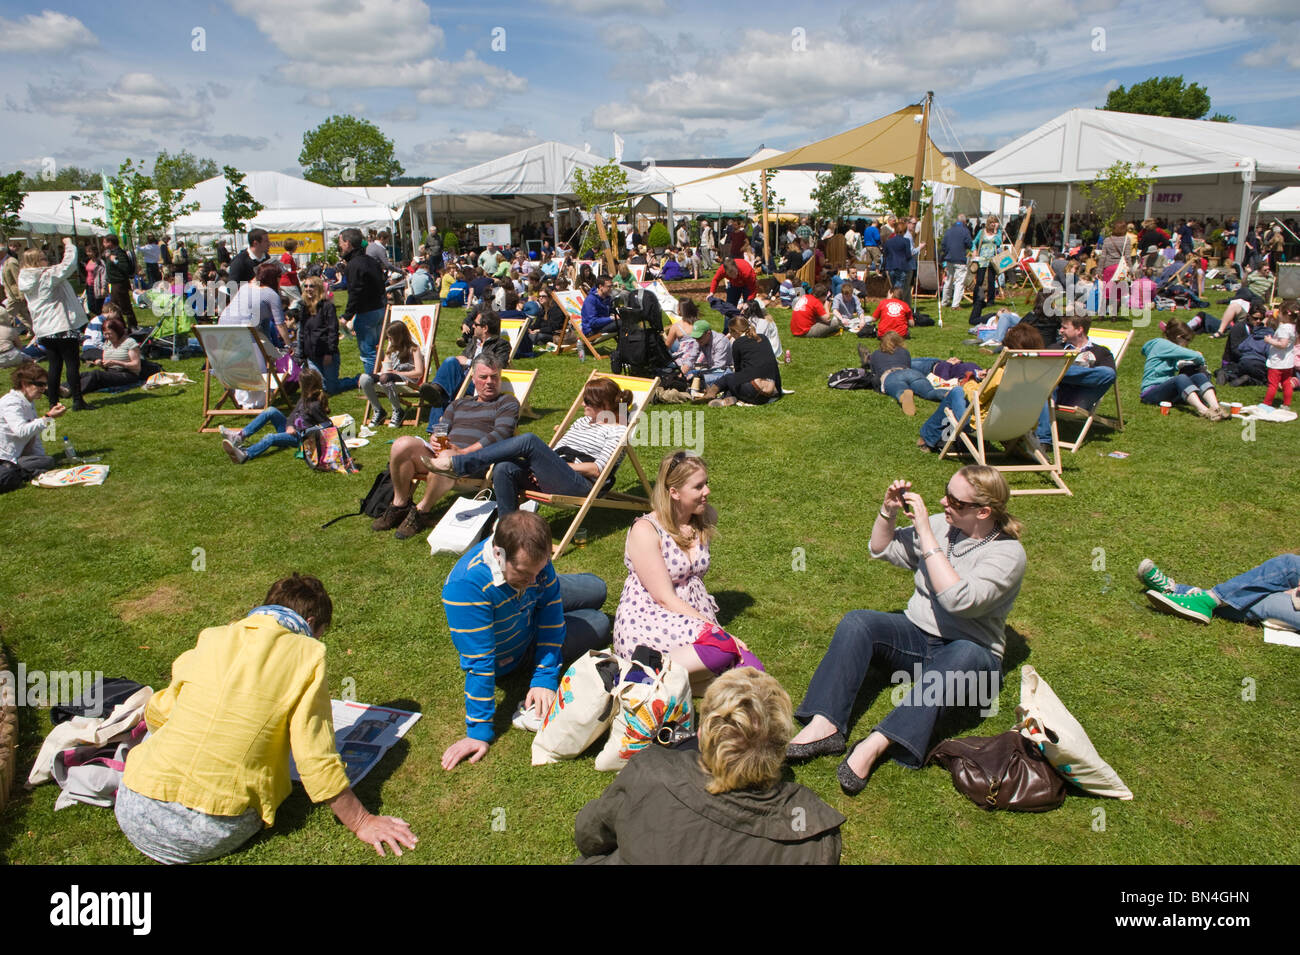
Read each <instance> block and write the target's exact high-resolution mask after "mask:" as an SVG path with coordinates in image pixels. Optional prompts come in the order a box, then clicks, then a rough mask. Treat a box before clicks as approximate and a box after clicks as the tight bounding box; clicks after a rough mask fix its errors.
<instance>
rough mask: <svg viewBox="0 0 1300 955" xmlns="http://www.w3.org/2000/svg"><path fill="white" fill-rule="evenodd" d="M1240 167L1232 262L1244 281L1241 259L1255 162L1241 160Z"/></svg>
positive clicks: (1248, 220)
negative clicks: (1238, 208)
mask: <svg viewBox="0 0 1300 955" xmlns="http://www.w3.org/2000/svg"><path fill="white" fill-rule="evenodd" d="M1241 166H1242V169H1241V212H1240V214H1239V215H1238V216H1237V247H1236V249H1235V250H1234V251H1233V254H1232V260H1233V261H1234V262H1236V263H1237V268H1238V269H1240V270H1241V276H1242V279H1243V281H1244V280H1245V275H1246V272H1245V269H1246V263H1245V262H1244V261H1243V257H1244V255H1245V250H1246V235H1247V234H1248V233H1249V232H1250V228H1249V225H1248V223H1249V222H1250V184H1251V183H1253V182H1254V181H1255V160H1253V159H1243V160H1242V161H1241Z"/></svg>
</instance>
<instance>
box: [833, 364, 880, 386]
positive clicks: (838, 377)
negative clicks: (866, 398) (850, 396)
mask: <svg viewBox="0 0 1300 955" xmlns="http://www.w3.org/2000/svg"><path fill="white" fill-rule="evenodd" d="M826 387H827V388H840V389H842V390H844V391H856V390H858V389H866V390H874V389H875V387H876V375H875V373H874V372H873V371H872V370H871V369H870V368H844V369H841V370H840V371H834V372H831V375H830V377H829V378H828V379H827V380H826Z"/></svg>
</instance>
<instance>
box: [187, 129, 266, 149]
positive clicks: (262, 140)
mask: <svg viewBox="0 0 1300 955" xmlns="http://www.w3.org/2000/svg"><path fill="white" fill-rule="evenodd" d="M194 138H195V139H196V140H197V141H198V142H200V143H203V144H204V145H205V146H210V147H212V148H213V149H215V150H217V151H218V152H223V153H225V152H234V151H235V150H240V149H249V150H253V151H256V152H261V151H262V150H263V149H265V148H266V147H267V144H268V143H270V140H269V139H267V138H266V137H265V136H239V135H235V134H233V133H227V134H226V135H224V136H213V135H210V134H203V135H200V136H195V137H194Z"/></svg>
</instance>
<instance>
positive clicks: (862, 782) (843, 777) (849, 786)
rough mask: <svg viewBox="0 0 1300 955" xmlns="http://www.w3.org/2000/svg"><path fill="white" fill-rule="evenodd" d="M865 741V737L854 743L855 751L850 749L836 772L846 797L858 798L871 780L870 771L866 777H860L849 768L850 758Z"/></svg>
mask: <svg viewBox="0 0 1300 955" xmlns="http://www.w3.org/2000/svg"><path fill="white" fill-rule="evenodd" d="M865 741H866V740H865V737H864V738H863V739H860V740H858V741H857V742H856V743H854V744H853V749H850V750H849V751H848V752H847V753H845V754H844V758H843V759H842V760H840V765H839V767H838V768H837V769H836V770H835V778H836V779H838V780H839V781H840V789H842V790H844V795H846V796H856V795H857V794H858V793H860V792H862V790H864V789H866V788H867V780H868V779H870V778H871V772H870V771H868V772H867V775H865V776H859V775H858V774H857V773H855V772H854V771H853V770H852V769H850V768H849V757H850V756H852V755H853V750H854V749H857V748H858V747H859V746H861V745H862V744H863V743H864V742H865ZM874 768H875V767H874V766H873V767H872V769H874Z"/></svg>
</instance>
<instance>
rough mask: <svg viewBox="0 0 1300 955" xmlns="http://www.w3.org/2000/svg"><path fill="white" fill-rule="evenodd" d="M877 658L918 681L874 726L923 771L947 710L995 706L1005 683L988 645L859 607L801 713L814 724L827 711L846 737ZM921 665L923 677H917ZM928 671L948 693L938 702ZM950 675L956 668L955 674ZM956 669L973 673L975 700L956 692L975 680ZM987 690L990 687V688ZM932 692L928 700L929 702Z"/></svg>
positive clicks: (838, 631) (843, 625)
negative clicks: (941, 635)
mask: <svg viewBox="0 0 1300 955" xmlns="http://www.w3.org/2000/svg"><path fill="white" fill-rule="evenodd" d="M873 662H876V663H882V664H884V665H885V666H886V667H888V668H889V669H890V671H891V672H892V673H893V674H897V673H899V672H902V673H903V674H905V675H906V677H907V680H908V681H914V682H913V683H912V689H911V690H910V691H909V692H908V694H907V696H906V697H904V698H903V701H902V702H901V703H899V705H898V706H896V707H895V708H894V709H893V711H892V712H891V713H890V714H889V715H888V716H886V717H885V718H884V719H883V720H881V721H880V722H879V723H877V724H876V726H875V727H874V729H873V731H874V732H879V733H883V734H884V735H885V736H887V737H888V738H889V739H890V740H892V741H893V742H894V743H896V744H898V746H900V747H902V749H903V753H902V754H901V755H899V756H897V757H896V758H897V759H898V761H899V762H900V763H902V764H903V765H904V766H910V767H912V768H913V769H919V768H920V767H921V765H922V763H924V761H925V757H926V755H927V754H928V753H929V751H930V742H931V739H932V737H933V736H934V728H935V725H936V724H937V723H938V721H939V718H940V717H941V716H942V715H943V714H944V713H945V712H946V711H947V710H949V709H952V708H954V707H955V706H959V705H966V706H969V705H971V704H976V705H978V706H981V707H992V705H993V702H994V701H995V700H996V699H997V693H998V690H999V689H1000V686H1001V678H1002V661H1001V660H999V659H998V658H997V656H996V655H995V654H994V653H993V651H992V650H990V649H989V648H988V647H985V646H981V645H980V644H978V643H974V642H972V641H970V640H943V639H941V638H939V637H933V636H931V635H930V634H928V633H926V632H925V631H924V630H922V629H921V628H920V627H918V626H916V625H915V624H914V623H912V621H911V620H909V619H908V618H907V617H906V616H905V615H904V614H901V613H882V612H880V611H878V610H853V611H850V612H849V613H848V614H846V615H845V617H844V619H843V620H841V621H840V625H839V626H838V627H836V628H835V636H834V637H833V638H832V639H831V645H830V647H829V648H827V650H826V656H824V657H822V662H821V663H819V664H818V665H817V672H816V673H814V674H813V678H812V682H811V683H809V684H808V692H807V693H806V694H805V695H804V698H803V702H802V703H800V704H799V709H798V710H796V711H795V714H794V715H795V717H796V718H797V719H798V720H799V721H800V722H803V723H807V722H808V721H809V720H811V719H812V718H813V717H814V716H823V717H825V718H826V719H828V720H830V721H831V722H832V723H834V724H835V728H836V729H838V730H839V731H840V732H841V733H843V734H844V735H845V736H847V735H848V733H849V717H850V716H851V715H852V713H853V704H854V702H855V701H856V700H857V697H858V693H859V692H860V691H861V689H862V684H863V682H864V681H865V680H866V678H867V670H868V669H869V668H870V667H871V664H872V663H873ZM918 665H919V666H920V668H921V671H920V672H921V674H922V679H920V680H916V679H915V677H916V672H917V671H916V667H917V666H918ZM927 671H933V672H934V673H935V674H937V675H938V676H941V677H942V686H943V687H944V692H943V693H942V694H939V698H940V700H941V702H939V703H935V702H934V700H935V691H934V689H933V688H930V692H929V693H928V694H927V693H926V692H925V690H926V689H927V684H929V683H930V681H933V680H935V679H936V677H935V676H930V675H927ZM950 673H951V674H954V676H953V677H951V678H949V677H948V674H950ZM956 674H964V675H966V674H969V675H973V676H974V687H973V688H974V689H975V690H976V691H977V692H975V693H974V696H975V697H976V699H973V700H972V699H970V698H969V697H968V696H967V695H966V694H964V693H963V694H959V693H957V692H953V691H957V690H959V689H963V686H962V684H963V681H964V680H969V679H970V677H969V676H963V677H962V678H961V679H958V678H957V677H956ZM985 674H986V676H982V675H985ZM893 682H895V683H897V682H899V681H898V680H897V679H894V681H893ZM985 688H987V691H988V692H987V693H985V692H983V691H984V689H985ZM990 694H991V697H990V698H987V699H986V698H985V697H986V696H989V695H990ZM927 697H928V699H929V700H930V702H929V704H927V703H926V702H925V700H926V699H927Z"/></svg>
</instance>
